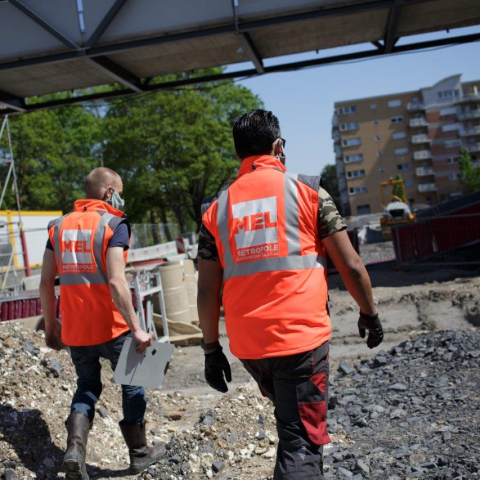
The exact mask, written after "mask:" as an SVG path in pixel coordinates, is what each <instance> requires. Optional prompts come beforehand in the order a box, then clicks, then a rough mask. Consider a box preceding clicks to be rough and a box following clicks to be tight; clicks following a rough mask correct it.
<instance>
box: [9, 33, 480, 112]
mask: <svg viewBox="0 0 480 480" xmlns="http://www.w3.org/2000/svg"><path fill="white" fill-rule="evenodd" d="M478 41H480V33H475V34H471V35H463V36H457V37H450V38H443V39H439V40H430V41H426V42H418V43H413V44H407V45H401V46H394V47H393V51H392V54H395V53H402V52H415V51H418V50H423V49H426V48H434V47H441V46H445V45H461V44H464V43H471V42H478ZM382 55H383V52H382V51H381V50H379V49H375V50H366V51H362V52H354V53H349V54H344V55H336V56H331V57H324V58H314V59H312V60H305V61H302V62H294V63H287V64H281V65H272V66H268V67H264V70H265V73H275V72H285V71H292V70H299V69H301V68H307V67H315V66H322V65H329V64H334V63H339V62H345V61H352V60H359V59H366V58H374V57H377V58H379V57H381V56H382ZM254 76H258V72H257V71H256V70H255V69H253V68H252V69H248V70H240V71H236V72H228V73H221V74H217V75H207V76H201V77H192V78H187V79H183V80H177V81H173V82H163V83H154V84H147V83H145V84H144V86H143V91H144V92H155V91H161V90H172V89H175V88H179V87H184V86H187V85H197V84H202V83H207V82H218V81H225V80H232V79H234V78H243V77H247V78H248V77H254ZM134 93H135V92H133V91H132V90H131V89H129V90H115V91H110V92H105V93H96V94H91V95H84V96H76V97H70V98H65V99H60V100H52V101H48V102H43V103H34V104H32V105H27V106H24V110H25V111H27V112H32V111H36V110H42V109H45V108H56V107H62V106H66V105H75V104H80V103H84V102H92V101H98V100H112V99H115V98H119V97H126V96H131V95H134ZM10 98H11V96H10ZM16 100H17V101H18V100H21V99H18V98H17V99H16ZM2 101H3V100H2V97H1V94H0V102H2ZM4 103H6V102H4ZM9 106H10V107H11V105H9ZM18 111H19V108H18V106H17V108H16V109H15V110H14V109H13V108H10V109H6V110H3V111H2V110H0V117H1V116H4V115H7V114H13V113H18Z"/></svg>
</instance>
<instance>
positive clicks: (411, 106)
mask: <svg viewBox="0 0 480 480" xmlns="http://www.w3.org/2000/svg"><path fill="white" fill-rule="evenodd" d="M407 110H408V111H409V112H419V111H421V110H425V104H424V103H421V102H412V103H408V104H407Z"/></svg>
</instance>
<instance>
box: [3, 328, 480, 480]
mask: <svg viewBox="0 0 480 480" xmlns="http://www.w3.org/2000/svg"><path fill="white" fill-rule="evenodd" d="M43 342H44V339H43V334H42V333H36V334H32V333H31V332H29V331H27V330H25V329H23V328H22V327H21V326H18V325H14V324H12V325H2V328H1V329H0V372H1V375H2V380H1V383H0V476H3V478H5V479H8V480H13V479H26V478H44V479H49V478H59V477H61V476H62V473H61V467H62V457H63V451H64V447H65V442H66V432H65V426H64V420H65V418H66V417H67V415H68V406H69V403H70V400H71V396H72V392H73V390H74V388H75V376H74V370H73V367H72V365H71V362H70V359H69V357H68V354H67V353H66V352H60V353H56V352H52V351H51V350H48V349H46V348H45V347H44V343H43ZM181 358H182V357H181V356H179V357H177V360H176V361H177V362H178V361H179V359H181ZM174 361H175V358H174ZM103 366H104V368H105V369H106V370H107V373H109V375H111V372H109V371H108V368H109V367H108V365H107V364H104V365H103ZM479 367H480V334H479V333H477V332H476V331H444V332H438V333H429V334H426V335H422V336H420V337H419V338H418V339H416V340H412V341H407V342H404V343H402V344H400V345H398V346H396V347H394V348H393V349H392V350H390V351H389V352H384V351H381V352H379V353H378V354H377V355H376V356H375V357H374V358H373V359H370V360H365V361H362V362H360V363H359V364H356V365H350V364H348V363H341V364H340V367H339V370H338V372H332V374H331V378H330V399H329V430H330V434H331V437H332V441H333V443H332V444H330V445H328V446H327V447H326V448H325V476H326V477H327V478H331V479H337V478H338V479H341V478H352V479H355V480H360V479H367V478H371V479H379V480H380V479H381V480H386V479H390V480H400V479H406V478H422V479H438V480H447V479H458V480H460V479H462V480H463V479H464V480H466V479H474V478H480V427H479V422H480V416H479V415H478V412H479V411H480V391H479V388H478V385H479V384H480V368H479ZM109 375H106V376H104V391H103V394H102V399H103V400H105V401H104V403H100V404H99V405H98V408H97V417H96V419H95V422H94V426H93V428H92V432H91V434H90V437H89V454H88V458H87V463H88V470H89V473H90V475H91V476H92V478H108V477H110V476H115V477H118V476H122V477H123V478H127V479H129V478H141V479H144V480H146V479H162V480H163V479H165V480H167V479H172V480H175V479H184V478H185V479H205V478H219V479H225V480H226V479H240V478H241V479H252V480H253V479H256V480H258V479H269V478H272V472H273V465H274V460H275V455H276V443H277V441H278V440H277V438H276V432H275V419H274V415H273V409H272V406H271V405H270V403H269V402H268V400H266V399H264V398H263V397H261V396H260V395H259V393H258V389H257V388H256V386H255V385H254V384H248V385H245V386H243V387H240V388H238V389H237V390H236V391H233V392H231V393H229V394H227V395H224V396H223V397H222V398H221V400H220V401H219V402H218V403H217V404H216V405H215V403H216V401H214V399H213V397H210V398H207V397H202V396H200V395H199V396H198V397H201V398H200V399H199V400H200V401H202V400H203V404H202V405H203V409H202V410H201V414H200V415H199V416H198V415H197V414H196V413H195V415H197V416H196V417H195V418H196V422H195V423H194V424H185V423H182V417H184V416H188V415H189V412H191V411H192V410H194V411H195V409H196V408H197V407H198V403H195V402H197V399H196V398H195V396H193V395H192V396H191V397H189V396H186V395H182V394H181V393H178V392H177V393H169V394H165V393H162V392H149V394H148V396H149V409H148V413H147V421H148V425H149V427H148V428H149V432H150V438H153V439H154V441H165V442H167V456H166V458H164V459H163V460H162V461H160V462H159V463H158V464H157V465H155V466H152V467H151V468H150V469H148V470H147V471H145V472H143V473H142V474H141V475H139V476H137V477H132V476H129V475H128V473H127V471H126V470H125V469H126V468H127V466H128V455H127V451H126V448H125V446H124V443H123V440H122V438H121V434H120V431H119V428H118V426H117V422H118V421H119V420H120V419H121V394H120V389H119V387H118V386H117V385H114V384H112V383H111V382H110V381H108V380H106V379H108V378H110V376H109ZM106 399H108V402H107V401H106ZM106 446H108V448H106ZM122 468H123V469H124V470H121V469H122Z"/></svg>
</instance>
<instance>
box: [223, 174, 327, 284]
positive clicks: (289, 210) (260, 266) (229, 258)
mask: <svg viewBox="0 0 480 480" xmlns="http://www.w3.org/2000/svg"><path fill="white" fill-rule="evenodd" d="M229 210H230V208H229V198H228V189H225V190H223V191H222V192H221V193H220V194H219V197H218V205H217V224H218V229H219V232H220V240H221V241H222V245H223V247H224V249H225V253H224V255H223V263H224V270H223V280H224V281H226V280H228V279H230V278H235V277H242V276H245V275H254V274H255V273H260V272H275V271H281V270H302V269H313V268H326V259H325V257H322V256H317V255H300V232H299V212H298V184H297V175H296V174H288V173H286V174H285V220H286V224H287V225H286V232H287V245H288V256H287V257H270V258H262V259H259V260H253V261H250V262H244V263H235V262H234V261H233V255H232V251H231V249H230V242H229V231H228V214H229Z"/></svg>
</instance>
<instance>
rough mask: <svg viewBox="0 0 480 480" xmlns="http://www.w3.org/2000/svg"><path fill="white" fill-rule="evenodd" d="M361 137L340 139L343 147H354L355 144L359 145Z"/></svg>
mask: <svg viewBox="0 0 480 480" xmlns="http://www.w3.org/2000/svg"><path fill="white" fill-rule="evenodd" d="M361 144H362V139H361V138H346V139H344V140H342V146H343V147H355V146H356V145H361Z"/></svg>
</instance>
